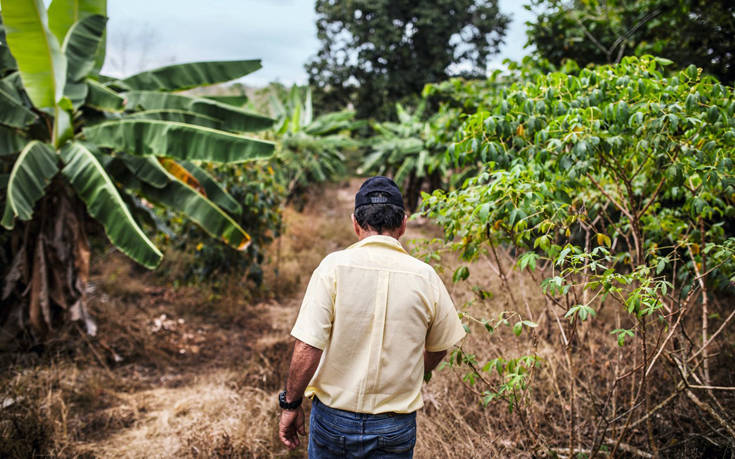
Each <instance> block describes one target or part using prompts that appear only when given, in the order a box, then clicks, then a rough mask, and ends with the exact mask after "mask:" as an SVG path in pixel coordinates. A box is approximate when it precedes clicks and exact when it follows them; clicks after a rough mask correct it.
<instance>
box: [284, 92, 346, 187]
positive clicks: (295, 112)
mask: <svg viewBox="0 0 735 459" xmlns="http://www.w3.org/2000/svg"><path fill="white" fill-rule="evenodd" d="M302 92H303V99H302V95H301V93H302ZM285 99H286V100H285V102H283V101H281V99H279V98H278V97H277V96H275V95H273V94H272V95H271V97H270V106H271V112H272V113H273V115H274V116H275V117H276V119H277V123H276V125H275V127H274V131H275V136H276V138H277V139H278V141H279V142H278V143H279V149H278V151H277V152H276V155H275V156H274V158H273V159H274V163H275V166H276V167H274V169H275V170H276V174H277V175H278V178H279V180H280V181H281V183H283V184H284V186H285V187H286V192H287V193H288V197H289V198H292V197H294V196H295V195H298V194H299V193H300V192H303V190H304V189H305V188H306V187H307V186H308V185H309V184H310V183H320V182H325V181H330V180H335V179H337V178H338V177H340V176H341V175H342V174H344V172H345V166H344V163H345V156H344V154H343V152H344V151H345V150H347V149H351V148H355V147H356V146H357V144H356V142H355V141H354V140H352V139H351V138H350V137H349V135H345V131H348V132H349V131H350V130H352V129H354V128H355V127H356V126H357V125H358V124H357V122H355V121H354V120H353V118H354V112H353V111H350V110H343V111H339V112H334V113H327V114H325V115H322V116H319V117H317V118H314V117H313V109H312V104H311V90H310V89H309V88H308V87H307V88H305V89H304V90H302V89H301V88H299V87H298V86H293V87H292V88H291V91H290V92H289V94H288V96H287V97H285Z"/></svg>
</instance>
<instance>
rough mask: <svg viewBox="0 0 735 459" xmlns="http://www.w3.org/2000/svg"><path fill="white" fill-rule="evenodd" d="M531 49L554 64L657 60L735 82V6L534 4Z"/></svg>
mask: <svg viewBox="0 0 735 459" xmlns="http://www.w3.org/2000/svg"><path fill="white" fill-rule="evenodd" d="M530 7H533V8H537V9H538V10H539V11H540V13H539V14H538V17H537V20H536V21H535V22H533V23H531V24H529V28H528V31H527V33H528V44H529V45H533V46H535V47H536V49H537V50H538V52H539V53H540V54H541V55H542V56H543V57H545V58H547V59H549V60H550V61H551V62H552V63H555V64H559V63H560V62H561V61H562V60H564V59H567V58H569V59H574V60H575V61H577V63H579V64H580V65H585V64H587V63H598V64H599V63H603V64H604V63H615V62H619V61H620V59H621V58H622V57H623V56H626V55H642V54H655V55H658V56H663V57H666V58H669V59H671V60H673V61H675V62H676V63H677V65H679V66H681V67H682V68H683V67H686V66H687V65H690V64H694V65H696V66H697V67H700V68H702V69H704V71H705V72H707V73H710V74H712V75H715V76H716V77H717V78H718V79H720V80H721V81H722V82H724V83H730V84H731V83H732V82H733V81H735V53H733V50H735V3H733V2H732V0H572V1H569V0H531V5H530Z"/></svg>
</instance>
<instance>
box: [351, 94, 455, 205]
mask: <svg viewBox="0 0 735 459" xmlns="http://www.w3.org/2000/svg"><path fill="white" fill-rule="evenodd" d="M425 102H426V100H425V99H424V100H422V102H421V103H420V104H419V106H418V107H417V108H416V109H415V110H414V111H413V112H410V111H408V110H406V109H405V108H404V107H403V106H402V105H401V104H396V112H397V115H398V120H399V122H397V123H395V122H383V123H373V129H374V131H375V132H376V136H375V137H373V138H372V139H371V148H372V151H371V152H370V153H369V154H368V155H367V156H366V157H365V159H364V160H363V162H362V164H361V165H360V167H359V169H358V172H359V173H361V174H362V173H377V174H381V175H390V176H392V177H393V180H395V182H396V183H397V184H398V185H399V186H401V187H403V191H404V196H405V198H406V201H407V205H408V207H409V209H411V210H415V209H416V206H417V205H418V199H419V196H420V193H421V188H422V187H423V186H424V185H425V184H426V185H427V186H428V189H429V191H430V190H434V189H437V188H445V187H446V183H448V179H449V178H450V172H451V169H452V167H451V163H450V162H449V161H448V160H447V158H446V155H445V152H446V150H447V147H448V146H449V143H450V138H451V134H449V130H448V129H446V127H447V126H448V124H449V123H451V122H452V121H453V120H455V119H456V118H458V117H459V113H458V112H456V111H455V110H454V109H447V108H445V107H442V109H441V110H440V111H439V112H437V113H436V114H434V115H432V116H431V117H430V118H429V119H428V120H424V116H423V115H424V109H425Z"/></svg>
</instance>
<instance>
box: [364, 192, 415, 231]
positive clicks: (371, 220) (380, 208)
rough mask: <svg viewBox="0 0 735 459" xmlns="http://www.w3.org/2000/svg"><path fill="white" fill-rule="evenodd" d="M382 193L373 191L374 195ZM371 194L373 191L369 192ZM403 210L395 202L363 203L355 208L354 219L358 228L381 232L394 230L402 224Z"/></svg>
mask: <svg viewBox="0 0 735 459" xmlns="http://www.w3.org/2000/svg"><path fill="white" fill-rule="evenodd" d="M383 194H384V193H382V192H379V191H377V192H374V195H375V196H381V195H383ZM370 196H371V197H372V196H373V193H370ZM404 215H405V212H404V210H403V209H401V208H400V207H398V206H397V205H395V204H388V203H385V204H365V205H363V206H360V207H358V208H357V209H355V220H357V224H358V225H360V228H362V229H364V230H373V231H377V232H378V234H383V231H394V230H397V229H398V228H400V227H401V225H402V224H403V217H404Z"/></svg>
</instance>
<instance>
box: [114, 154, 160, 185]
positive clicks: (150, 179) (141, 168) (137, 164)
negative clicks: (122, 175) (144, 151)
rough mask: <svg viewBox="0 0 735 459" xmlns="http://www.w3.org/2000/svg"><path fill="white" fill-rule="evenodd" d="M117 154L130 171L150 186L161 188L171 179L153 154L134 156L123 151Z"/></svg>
mask: <svg viewBox="0 0 735 459" xmlns="http://www.w3.org/2000/svg"><path fill="white" fill-rule="evenodd" d="M118 156H119V158H120V159H121V160H122V161H123V163H124V164H125V167H127V168H128V169H129V170H130V172H132V173H133V174H134V175H135V176H136V177H137V178H138V179H140V180H142V181H144V182H146V183H148V184H149V185H151V186H154V187H156V188H163V187H164V186H166V185H167V184H168V182H170V181H171V180H170V179H169V176H168V174H167V173H166V171H165V170H164V169H163V168H162V167H161V165H160V164H158V160H156V158H154V157H153V156H135V155H127V154H124V153H123V154H119V155H118Z"/></svg>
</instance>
